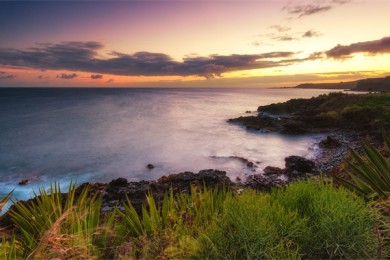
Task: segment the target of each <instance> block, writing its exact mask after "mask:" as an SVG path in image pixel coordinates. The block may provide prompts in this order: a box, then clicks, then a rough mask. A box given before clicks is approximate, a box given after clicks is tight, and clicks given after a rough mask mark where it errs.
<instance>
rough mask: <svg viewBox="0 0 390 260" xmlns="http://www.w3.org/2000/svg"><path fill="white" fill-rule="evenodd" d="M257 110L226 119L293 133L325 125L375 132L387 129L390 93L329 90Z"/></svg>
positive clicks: (324, 127) (389, 121)
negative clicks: (253, 112)
mask: <svg viewBox="0 0 390 260" xmlns="http://www.w3.org/2000/svg"><path fill="white" fill-rule="evenodd" d="M258 112H259V114H258V115H257V116H248V117H239V118H235V119H230V120H229V122H238V123H241V124H243V125H244V126H246V127H247V128H250V129H255V130H267V131H280V132H284V133H293V134H298V133H305V132H310V131H313V130H315V131H318V130H321V129H329V128H337V129H351V130H357V131H368V132H378V131H380V130H381V129H382V128H384V129H389V128H390V94H389V93H382V94H360V95H356V94H344V93H330V94H327V95H320V96H318V97H313V98H310V99H302V98H300V99H291V100H289V101H287V102H284V103H277V104H271V105H266V106H260V107H259V108H258ZM269 114H272V115H273V116H270V115H269ZM275 115H276V116H275Z"/></svg>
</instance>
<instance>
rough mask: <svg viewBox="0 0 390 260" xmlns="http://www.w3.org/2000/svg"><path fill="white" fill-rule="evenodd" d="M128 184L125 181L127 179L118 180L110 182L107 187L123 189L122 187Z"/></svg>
mask: <svg viewBox="0 0 390 260" xmlns="http://www.w3.org/2000/svg"><path fill="white" fill-rule="evenodd" d="M128 183H129V182H128V181H127V179H125V178H118V179H115V180H112V181H111V182H110V183H109V184H108V185H109V186H110V187H112V186H120V187H123V186H126V185H127V184H128Z"/></svg>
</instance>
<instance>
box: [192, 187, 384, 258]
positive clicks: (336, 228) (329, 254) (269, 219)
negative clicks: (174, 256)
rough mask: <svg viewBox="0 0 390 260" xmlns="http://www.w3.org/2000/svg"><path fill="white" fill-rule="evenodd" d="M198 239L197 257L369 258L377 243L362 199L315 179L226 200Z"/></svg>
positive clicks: (246, 193) (247, 193)
mask: <svg viewBox="0 0 390 260" xmlns="http://www.w3.org/2000/svg"><path fill="white" fill-rule="evenodd" d="M199 241H200V244H201V247H200V249H199V251H198V254H197V257H199V258H220V259H231V258H234V259H242V258H299V257H305V258H335V257H346V258H361V257H366V258H367V257H368V258H370V257H373V256H374V253H375V246H376V242H375V237H374V235H373V234H372V219H371V215H370V210H369V208H368V207H367V206H366V205H365V204H364V201H363V200H362V199H361V198H359V197H357V196H356V195H354V194H352V193H350V192H348V191H346V190H344V189H340V190H336V189H334V188H333V187H332V186H330V185H322V184H315V183H312V182H303V183H295V184H292V185H291V186H290V187H288V188H286V189H285V190H282V189H279V190H274V191H273V192H271V194H263V193H260V194H255V193H254V192H251V191H250V192H245V193H244V194H243V195H242V196H239V197H237V198H231V199H229V200H227V201H226V202H225V207H224V209H223V212H222V215H221V217H220V219H218V220H217V221H216V222H214V223H213V224H212V225H211V226H210V227H209V228H208V230H207V232H205V233H204V234H203V235H202V236H200V237H199Z"/></svg>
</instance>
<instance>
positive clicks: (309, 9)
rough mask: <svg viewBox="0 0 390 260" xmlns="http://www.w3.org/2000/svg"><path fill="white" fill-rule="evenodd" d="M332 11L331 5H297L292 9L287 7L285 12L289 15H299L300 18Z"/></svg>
mask: <svg viewBox="0 0 390 260" xmlns="http://www.w3.org/2000/svg"><path fill="white" fill-rule="evenodd" d="M330 9H332V6H331V5H325V6H321V5H311V4H310V5H297V6H291V7H285V10H287V12H288V13H289V14H293V15H298V17H299V18H301V17H303V16H307V15H313V14H317V13H323V12H326V11H329V10H330Z"/></svg>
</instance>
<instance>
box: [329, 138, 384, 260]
mask: <svg viewBox="0 0 390 260" xmlns="http://www.w3.org/2000/svg"><path fill="white" fill-rule="evenodd" d="M383 139H384V142H385V148H386V149H387V150H388V151H390V138H389V136H388V135H386V134H383ZM363 150H364V153H365V156H359V155H358V154H357V153H356V152H355V151H353V150H350V154H351V156H352V158H353V161H346V164H347V167H348V168H347V169H349V176H350V178H351V180H346V179H343V178H340V177H338V176H334V178H335V179H336V180H337V181H338V182H340V183H341V184H342V185H344V186H345V187H347V188H348V189H350V190H352V191H354V192H356V193H359V194H361V195H362V196H364V197H365V198H366V199H367V200H369V201H370V202H371V204H372V205H373V208H375V209H377V210H378V217H377V218H376V219H377V220H376V224H375V225H374V229H375V231H376V233H377V236H378V238H379V243H380V245H379V248H380V249H381V250H382V249H383V250H385V252H384V253H383V254H384V255H387V256H388V255H390V159H389V158H386V157H385V156H383V155H382V154H381V153H380V152H379V151H378V149H376V148H375V147H373V146H372V145H363ZM381 250H380V251H379V253H380V254H382V252H381Z"/></svg>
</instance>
